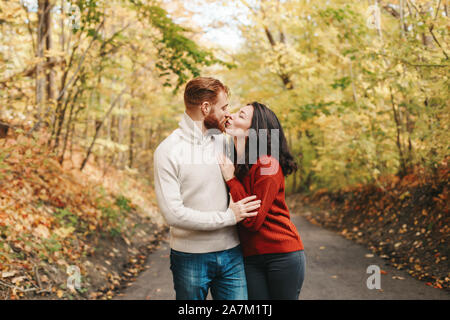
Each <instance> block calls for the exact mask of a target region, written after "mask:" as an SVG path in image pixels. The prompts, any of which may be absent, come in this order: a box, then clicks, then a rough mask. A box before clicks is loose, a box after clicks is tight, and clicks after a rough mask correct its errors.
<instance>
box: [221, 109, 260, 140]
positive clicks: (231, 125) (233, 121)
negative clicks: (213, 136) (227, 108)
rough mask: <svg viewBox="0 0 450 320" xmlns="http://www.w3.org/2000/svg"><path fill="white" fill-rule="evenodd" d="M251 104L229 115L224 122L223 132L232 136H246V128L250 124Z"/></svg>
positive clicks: (251, 116) (248, 127) (251, 115)
mask: <svg viewBox="0 0 450 320" xmlns="http://www.w3.org/2000/svg"><path fill="white" fill-rule="evenodd" d="M252 118H253V106H252V105H250V104H249V105H246V106H245V107H242V108H240V109H239V111H238V112H236V113H233V114H231V115H230V118H229V119H228V121H227V122H226V124H225V132H226V133H228V134H229V135H232V136H246V135H248V129H250V126H251V125H252Z"/></svg>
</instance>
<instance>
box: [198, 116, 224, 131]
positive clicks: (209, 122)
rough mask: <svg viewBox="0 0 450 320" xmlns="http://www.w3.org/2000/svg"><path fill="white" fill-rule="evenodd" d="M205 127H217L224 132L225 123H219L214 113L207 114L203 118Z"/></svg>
mask: <svg viewBox="0 0 450 320" xmlns="http://www.w3.org/2000/svg"><path fill="white" fill-rule="evenodd" d="M203 123H204V124H205V127H206V129H218V130H220V131H221V132H225V123H220V121H219V119H217V117H216V114H215V113H211V114H208V115H207V116H206V117H205V120H203Z"/></svg>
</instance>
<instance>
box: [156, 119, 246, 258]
mask: <svg viewBox="0 0 450 320" xmlns="http://www.w3.org/2000/svg"><path fill="white" fill-rule="evenodd" d="M216 133H219V132H216ZM223 142H224V135H222V134H217V135H216V134H205V135H204V134H203V133H202V131H201V130H200V128H199V127H198V126H197V125H196V124H195V123H194V121H193V120H192V119H191V118H190V117H189V116H188V115H187V114H186V112H185V113H184V114H183V117H182V120H181V121H180V122H179V128H178V129H176V130H175V131H174V132H172V133H171V134H170V135H169V136H168V137H167V138H166V139H165V140H164V141H163V142H161V144H160V145H159V146H158V147H157V148H156V150H155V153H154V179H155V192H156V199H157V202H158V206H159V209H160V210H161V213H162V214H163V216H164V218H165V220H166V221H167V223H168V224H169V226H170V246H171V248H173V249H174V250H177V251H182V252H189V253H206V252H215V251H221V250H226V249H230V248H233V247H235V246H237V245H238V244H239V238H238V234H237V228H236V218H235V216H234V213H233V211H232V210H231V209H229V208H228V193H227V188H226V184H225V181H224V180H223V178H222V173H221V171H220V167H219V165H218V163H217V159H216V157H215V153H216V152H218V151H224V149H223V146H224V144H223Z"/></svg>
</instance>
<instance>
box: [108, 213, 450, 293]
mask: <svg viewBox="0 0 450 320" xmlns="http://www.w3.org/2000/svg"><path fill="white" fill-rule="evenodd" d="M292 221H293V222H294V224H295V225H296V226H297V228H298V230H299V233H300V236H301V237H302V240H303V243H304V246H305V255H306V274H305V282H304V283H303V288H302V292H301V294H300V299H305V300H309V299H316V300H321V299H328V300H333V299H344V300H349V299H364V300H365V299H371V300H375V299H439V300H442V299H445V300H450V294H448V293H446V292H444V291H442V290H439V289H435V288H432V287H429V286H427V285H425V283H424V282H421V281H418V280H416V279H414V278H412V277H411V276H410V275H409V274H408V273H407V272H405V271H402V270H397V269H395V268H393V267H390V266H388V265H387V264H386V262H385V260H383V259H381V258H379V257H377V256H374V257H371V258H368V257H366V255H368V254H371V252H370V251H369V250H368V249H366V248H364V247H363V246H361V245H359V244H356V243H354V242H352V241H350V240H347V239H345V238H344V237H342V236H340V235H338V234H337V233H334V232H332V231H328V230H326V229H323V228H321V227H318V226H316V225H313V224H311V223H309V222H308V221H307V220H306V219H305V218H304V217H302V216H300V215H293V216H292ZM169 250H170V249H169V245H168V243H167V241H165V242H163V243H162V244H161V246H160V248H159V249H158V250H156V251H155V252H154V253H152V254H151V255H150V256H149V257H148V261H147V267H148V269H147V270H146V271H144V272H143V273H142V274H141V275H140V276H139V277H138V278H137V280H136V282H134V283H133V284H132V285H131V286H130V287H128V288H127V289H126V290H125V291H124V292H123V293H122V294H121V296H117V297H115V299H123V300H144V299H151V300H155V299H157V300H168V299H169V300H170V299H174V298H175V292H174V290H173V284H172V274H171V271H170V269H169ZM370 265H377V266H379V267H380V269H381V270H382V271H384V272H386V274H385V273H384V272H382V274H381V283H380V284H381V290H377V289H372V290H370V289H368V288H367V279H368V278H369V277H370V276H371V275H372V273H371V274H368V273H367V267H368V266H370ZM393 277H394V278H396V277H401V278H403V279H404V280H401V279H398V278H397V279H393Z"/></svg>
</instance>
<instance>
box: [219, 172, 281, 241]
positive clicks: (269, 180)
mask: <svg viewBox="0 0 450 320" xmlns="http://www.w3.org/2000/svg"><path fill="white" fill-rule="evenodd" d="M261 169H263V168H261V167H259V168H257V169H256V170H257V172H256V174H255V183H254V185H253V193H252V194H248V193H247V192H246V191H245V189H244V186H243V185H242V183H241V182H240V181H239V180H238V179H237V178H236V177H233V178H232V179H230V180H228V181H227V185H228V187H229V188H230V193H231V196H232V197H233V201H235V202H236V201H239V200H242V199H244V198H246V197H249V196H251V195H256V197H257V199H258V200H261V207H259V209H258V214H257V215H256V216H254V217H251V218H246V219H244V220H243V221H242V222H240V224H241V226H243V227H245V228H247V229H248V230H250V231H253V232H257V231H258V230H259V229H260V228H261V226H262V225H263V222H264V220H265V219H266V217H267V213H268V212H269V209H270V207H271V206H272V204H273V201H274V200H275V198H276V196H277V194H278V191H279V186H280V183H279V181H278V179H277V176H276V175H262V174H261Z"/></svg>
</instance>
